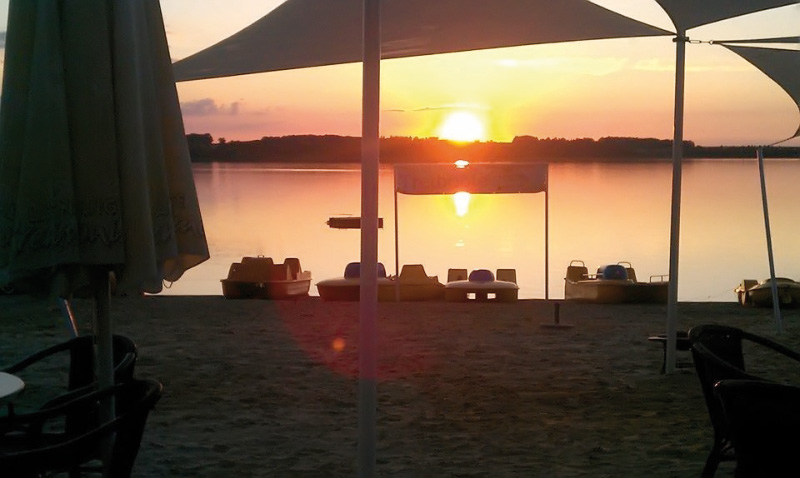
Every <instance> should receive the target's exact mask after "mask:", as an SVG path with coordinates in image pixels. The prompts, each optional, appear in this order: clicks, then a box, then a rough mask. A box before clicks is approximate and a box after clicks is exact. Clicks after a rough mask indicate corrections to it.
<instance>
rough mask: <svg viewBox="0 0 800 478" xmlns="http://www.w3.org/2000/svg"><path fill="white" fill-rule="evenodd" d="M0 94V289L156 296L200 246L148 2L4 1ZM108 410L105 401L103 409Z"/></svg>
mask: <svg viewBox="0 0 800 478" xmlns="http://www.w3.org/2000/svg"><path fill="white" fill-rule="evenodd" d="M3 75H4V76H3V88H2V100H0V285H1V284H10V283H15V282H18V281H24V280H31V279H34V280H35V281H36V282H35V283H38V284H42V285H43V287H50V288H51V293H53V294H58V295H60V296H62V297H64V296H69V295H70V294H72V293H73V292H74V291H76V290H77V289H78V288H81V287H85V286H87V285H91V287H92V289H93V291H94V294H95V297H96V299H97V314H96V317H95V335H96V337H97V347H98V362H99V364H100V365H99V370H98V379H99V382H100V385H101V386H104V385H110V384H111V383H112V380H113V378H112V370H111V355H110V352H111V350H110V349H111V317H110V314H109V289H110V281H109V277H110V276H111V277H112V278H114V279H115V284H114V287H115V291H116V293H117V294H131V295H138V294H141V293H143V292H151V293H155V292H159V291H160V290H161V288H162V281H164V280H167V281H175V280H177V279H179V278H180V277H181V275H182V274H183V272H184V271H186V270H187V269H189V268H190V267H193V266H195V265H197V264H199V263H201V262H203V261H204V260H206V259H207V258H208V257H209V255H208V247H207V244H206V239H205V233H204V230H203V223H202V219H201V216H200V208H199V204H198V200H197V193H196V191H195V186H194V180H193V178H192V171H191V164H190V159H189V153H188V147H187V144H186V139H185V134H184V129H183V122H182V118H181V114H180V109H179V105H178V97H177V91H176V88H175V82H174V79H173V76H172V68H171V64H170V58H169V51H168V47H167V41H166V35H165V32H164V25H163V20H162V18H161V10H160V6H159V3H158V0H81V1H69V0H12V1H11V2H10V5H9V15H8V29H7V33H6V52H5V68H4V73H3ZM110 411H111V410H110Z"/></svg>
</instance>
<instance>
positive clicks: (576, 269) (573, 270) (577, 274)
mask: <svg viewBox="0 0 800 478" xmlns="http://www.w3.org/2000/svg"><path fill="white" fill-rule="evenodd" d="M588 275H589V269H588V268H586V266H569V267H567V280H568V281H572V282H577V281H579V280H584V279H586V277H587V276H588Z"/></svg>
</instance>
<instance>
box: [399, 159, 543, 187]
mask: <svg viewBox="0 0 800 478" xmlns="http://www.w3.org/2000/svg"><path fill="white" fill-rule="evenodd" d="M394 171H395V181H396V184H397V186H396V190H397V192H399V193H403V194H454V193H457V192H461V191H463V192H468V193H473V194H513V193H539V192H543V191H546V190H547V164H485V163H484V164H470V165H469V166H466V167H464V168H457V167H456V166H455V165H453V164H413V165H410V164H405V165H396V166H395V167H394Z"/></svg>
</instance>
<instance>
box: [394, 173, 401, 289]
mask: <svg viewBox="0 0 800 478" xmlns="http://www.w3.org/2000/svg"><path fill="white" fill-rule="evenodd" d="M392 177H393V179H394V300H396V301H397V302H400V233H399V230H398V225H399V223H400V220H399V219H398V217H397V168H392Z"/></svg>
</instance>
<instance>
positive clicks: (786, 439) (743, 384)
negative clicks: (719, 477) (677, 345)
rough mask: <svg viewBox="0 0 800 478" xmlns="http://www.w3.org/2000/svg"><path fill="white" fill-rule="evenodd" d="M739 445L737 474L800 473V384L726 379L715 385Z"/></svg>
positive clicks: (744, 477)
mask: <svg viewBox="0 0 800 478" xmlns="http://www.w3.org/2000/svg"><path fill="white" fill-rule="evenodd" d="M714 391H715V393H716V396H717V397H718V398H719V400H720V402H721V403H722V408H723V410H724V413H725V418H726V420H727V423H728V430H729V433H730V437H731V440H732V442H733V444H734V446H735V448H736V470H735V472H734V476H736V477H737V478H751V477H759V478H760V477H765V478H766V477H774V476H798V475H800V462H798V461H797V457H796V456H795V453H797V450H798V447H800V434H798V433H797V431H798V428H800V408H798V406H797V405H798V403H800V388H798V387H795V386H792V385H784V384H779V383H774V382H765V381H760V380H756V381H752V380H722V381H720V382H719V383H717V385H716V386H715V387H714Z"/></svg>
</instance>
